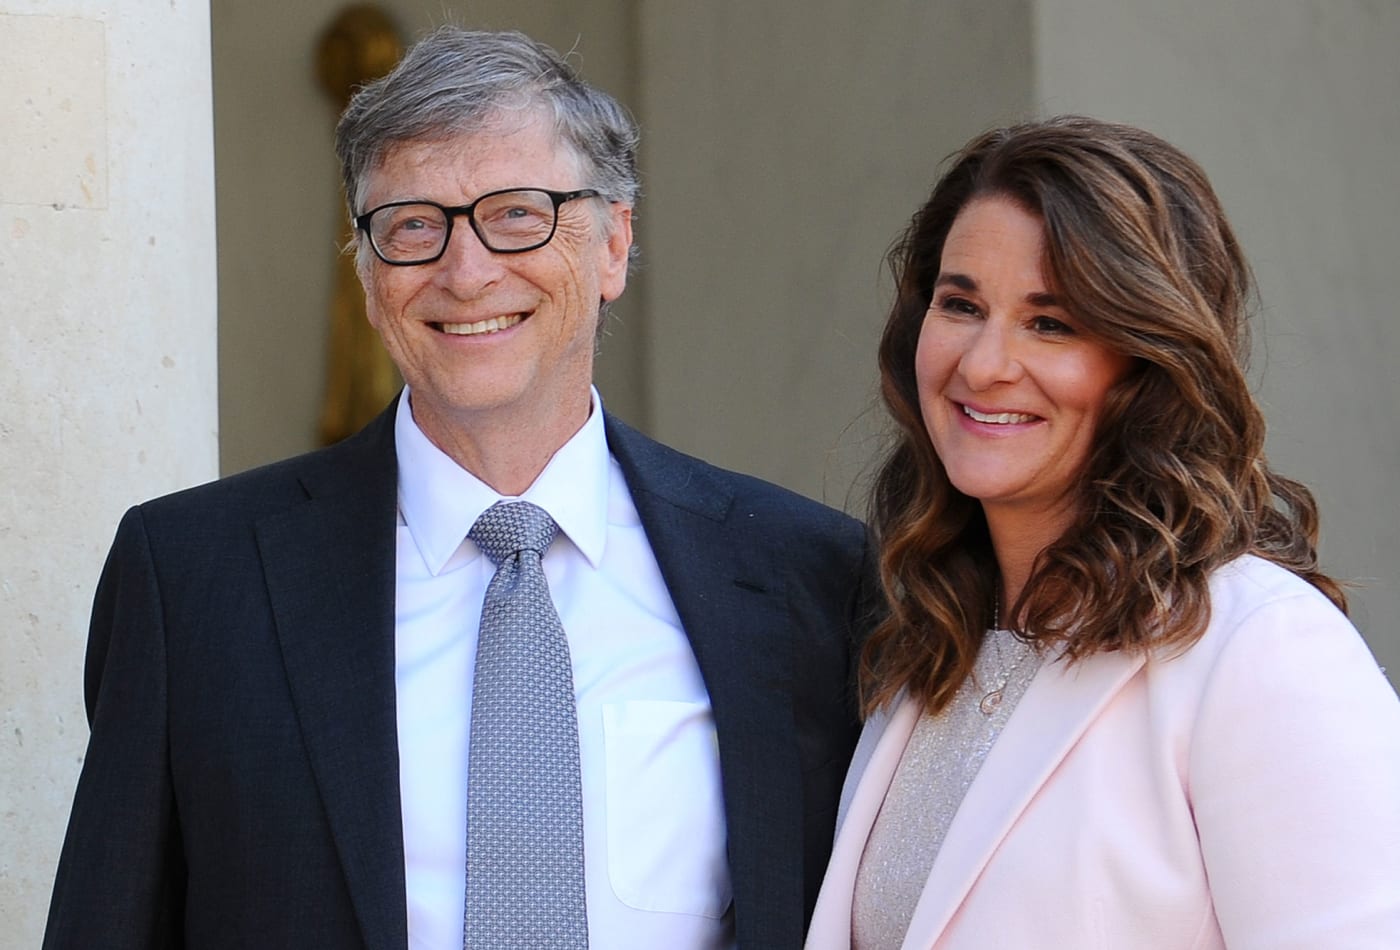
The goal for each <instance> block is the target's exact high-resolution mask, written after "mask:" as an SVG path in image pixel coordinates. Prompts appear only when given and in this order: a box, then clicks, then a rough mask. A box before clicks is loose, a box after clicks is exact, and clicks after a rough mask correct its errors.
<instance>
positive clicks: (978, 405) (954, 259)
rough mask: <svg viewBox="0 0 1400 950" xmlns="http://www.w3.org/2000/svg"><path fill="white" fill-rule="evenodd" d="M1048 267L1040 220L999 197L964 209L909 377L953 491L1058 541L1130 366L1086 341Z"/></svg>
mask: <svg viewBox="0 0 1400 950" xmlns="http://www.w3.org/2000/svg"><path fill="white" fill-rule="evenodd" d="M1044 260H1045V236H1044V227H1043V224H1042V222H1041V219H1040V218H1039V216H1037V215H1035V214H1032V213H1030V212H1028V211H1026V210H1025V209H1024V208H1022V207H1021V206H1020V205H1018V204H1016V203H1015V202H1013V201H1011V200H1010V199H1008V198H1005V197H999V196H991V197H984V198H977V199H974V200H973V201H972V202H970V203H969V204H968V205H967V206H966V207H964V208H963V210H962V211H961V212H960V213H959V214H958V216H957V218H956V219H955V220H954V221H953V227H952V229H951V230H950V231H949V232H948V238H947V240H946V242H945V243H944V246H943V257H942V260H941V262H940V266H939V273H938V278H937V280H936V282H935V284H934V288H933V301H932V303H931V304H930V305H929V309H928V313H927V314H926V315H925V316H924V322H923V327H922V328H921V330H920V333H919V344H918V349H917V351H916V353H915V362H914V369H915V374H916V377H917V379H918V385H919V405H920V408H921V410H922V412H923V418H924V425H925V427H926V428H927V429H928V435H929V439H930V440H931V441H932V443H933V448H934V450H935V451H936V452H937V453H938V457H939V458H940V459H941V460H942V462H943V465H944V467H945V468H946V469H947V472H948V477H949V479H950V480H951V481H952V483H953V486H954V487H955V488H957V489H958V491H960V492H962V493H963V494H965V495H968V496H970V497H972V498H976V499H978V500H979V501H981V502H982V506H983V510H984V511H985V512H986V514H987V519H988V523H989V525H992V526H993V528H994V530H996V529H997V527H998V526H999V525H1005V526H1007V527H1011V528H1016V527H1017V526H1018V525H1021V526H1024V527H1027V528H1031V527H1033V528H1034V530H1035V531H1036V533H1040V532H1048V533H1049V537H1050V538H1053V537H1057V536H1058V535H1059V534H1060V533H1061V532H1063V530H1064V529H1065V528H1066V527H1067V526H1068V524H1069V522H1070V520H1071V519H1072V518H1073V514H1074V501H1075V499H1074V497H1073V488H1074V485H1075V484H1076V480H1077V478H1078V476H1079V474H1080V472H1081V471H1082V470H1083V468H1084V465H1085V462H1086V460H1087V459H1088V456H1089V452H1090V449H1091V446H1092V444H1093V440H1094V435H1095V433H1096V432H1097V431H1098V422H1099V417H1100V415H1101V414H1102V411H1103V406H1104V402H1105V399H1106V397H1107V395H1108V392H1109V390H1110V389H1111V388H1112V387H1113V386H1114V384H1115V383H1117V382H1118V381H1119V380H1121V379H1122V378H1123V377H1124V375H1125V374H1126V373H1127V371H1128V367H1129V365H1130V359H1129V358H1128V357H1127V356H1124V355H1122V354H1120V353H1117V352H1114V351H1113V350H1111V349H1109V348H1108V347H1107V346H1106V345H1104V344H1103V343H1102V342H1100V341H1098V340H1095V339H1092V338H1090V337H1089V336H1088V335H1086V333H1085V332H1084V331H1083V329H1082V327H1081V326H1080V324H1079V323H1078V321H1077V320H1076V319H1075V316H1074V313H1073V309H1072V303H1071V302H1069V301H1065V300H1063V299H1061V298H1058V297H1057V296H1056V295H1055V293H1054V292H1053V291H1052V289H1051V282H1050V281H1048V280H1047V279H1046V275H1045V272H1044V268H1043V265H1044ZM1025 519H1031V520H1030V521H1026V520H1025Z"/></svg>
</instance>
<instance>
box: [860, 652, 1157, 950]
mask: <svg viewBox="0 0 1400 950" xmlns="http://www.w3.org/2000/svg"><path fill="white" fill-rule="evenodd" d="M1046 662H1047V667H1046V668H1045V669H1042V670H1041V671H1040V673H1039V674H1037V676H1036V678H1035V679H1034V680H1033V681H1032V682H1031V685H1030V687H1029V688H1028V689H1027V690H1026V693H1025V695H1024V696H1023V697H1022V698H1021V701H1020V703H1019V704H1018V705H1017V707H1016V710H1015V712H1013V713H1012V715H1011V718H1010V719H1009V720H1008V721H1007V724H1006V728H1005V729H1004V730H1003V731H1002V733H1001V736H1000V737H998V739H997V741H996V744H995V745H994V746H992V750H991V752H990V753H988V755H987V759H986V761H985V762H983V763H982V768H981V769H980V770H979V771H978V773H977V777H976V778H975V779H974V780H973V783H972V786H971V787H970V788H969V789H968V793H967V797H966V798H964V799H963V803H962V805H961V807H960V808H959V809H958V813H957V815H956V817H954V819H953V823H952V825H951V826H950V827H949V828H948V835H947V837H946V838H944V840H943V846H942V848H941V850H940V851H939V853H938V859H937V860H936V861H935V862H934V866H933V871H932V873H931V874H930V875H929V879H928V883H927V884H926V885H925V887H924V891H923V894H922V896H921V897H920V899H919V903H918V906H917V907H916V908H915V910H914V917H913V920H912V921H911V922H910V924H909V932H908V936H907V937H906V938H905V942H904V947H905V948H906V950H914V948H924V947H930V946H932V945H933V944H934V942H935V941H936V940H937V939H938V938H939V937H940V935H941V934H942V932H943V930H944V928H946V927H947V925H948V922H949V921H950V920H951V919H952V917H953V914H954V913H956V911H957V909H958V907H959V906H960V905H961V904H962V902H963V900H964V899H965V898H966V897H967V894H968V892H969V891H970V890H971V888H972V886H973V884H974V883H975V882H976V880H977V877H978V875H979V874H980V873H981V872H982V869H983V868H984V867H985V866H986V864H987V861H988V860H989V859H990V858H991V855H992V853H993V852H994V851H995V850H996V848H997V846H998V845H1000V843H1001V841H1002V839H1003V838H1004V837H1005V836H1006V834H1007V833H1008V832H1009V831H1010V829H1011V828H1012V826H1013V825H1014V824H1015V822H1016V820H1017V819H1018V818H1019V817H1020V815H1021V813H1022V812H1023V811H1024V810H1025V808H1026V806H1027V805H1028V804H1029V803H1030V801H1031V800H1032V799H1033V798H1034V797H1035V795H1036V793H1037V792H1038V791H1039V790H1040V788H1041V787H1042V786H1043V785H1044V784H1045V782H1046V781H1047V780H1048V779H1049V778H1050V776H1051V774H1052V773H1053V772H1054V771H1055V769H1056V767H1057V766H1058V765H1059V764H1060V762H1061V761H1062V760H1063V759H1064V757H1065V756H1066V755H1067V754H1069V751H1070V750H1071V749H1072V748H1073V747H1074V745H1075V743H1076V742H1078V741H1079V738H1080V737H1081V736H1082V735H1083V734H1084V732H1085V730H1086V729H1088V728H1089V726H1090V725H1091V724H1092V723H1093V721H1094V720H1095V718H1097V717H1098V715H1099V713H1100V712H1101V711H1102V710H1103V708H1104V707H1105V706H1106V705H1107V704H1108V703H1109V701H1110V700H1111V699H1112V698H1113V697H1114V696H1115V695H1117V693H1118V692H1119V690H1121V689H1122V688H1123V686H1124V685H1125V684H1126V683H1127V682H1128V681H1129V680H1130V679H1131V678H1132V677H1133V675H1134V674H1135V673H1136V672H1137V671H1138V670H1139V669H1140V668H1141V667H1142V665H1143V662H1144V658H1143V656H1142V655H1141V654H1137V655H1129V654H1124V653H1121V652H1117V653H1105V654H1099V655H1097V656H1094V657H1091V658H1089V659H1087V660H1085V661H1083V662H1081V663H1078V664H1075V665H1073V666H1070V665H1068V664H1066V663H1065V662H1064V661H1063V660H1057V661H1054V662H1051V661H1049V660H1047V661H1046ZM910 728H911V729H912V725H911V727H910ZM906 738H907V736H906ZM890 775H891V777H892V776H893V772H891V773H890ZM888 785H889V781H888V779H886V781H885V783H884V785H883V786H882V790H883V789H884V788H888ZM863 841H864V839H862V842H863Z"/></svg>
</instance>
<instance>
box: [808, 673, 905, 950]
mask: <svg viewBox="0 0 1400 950" xmlns="http://www.w3.org/2000/svg"><path fill="white" fill-rule="evenodd" d="M919 710H920V706H919V704H918V703H915V702H913V701H911V700H909V699H907V698H904V697H903V696H902V695H901V698H900V699H898V700H897V701H896V702H895V705H894V706H893V708H892V709H890V710H888V711H887V712H881V713H876V714H875V715H874V716H872V717H871V718H870V720H869V721H868V722H867V723H866V725H865V730H864V731H863V732H862V733H861V739H860V744H859V745H858V746H857V747H856V752H855V756H854V757H853V758H852V759H851V772H850V774H849V775H848V776H847V778H846V786H847V787H846V791H845V792H844V793H843V795H842V798H843V805H844V807H843V809H842V813H841V818H840V821H839V824H838V825H837V829H836V843H835V845H834V846H833V847H832V851H831V863H830V864H829V865H828V867H827V872H826V878H825V879H824V880H823V881H822V890H821V896H820V897H818V898H817V909H816V912H815V913H814V914H813V915H812V926H811V930H810V931H809V935H808V938H807V945H806V950H848V948H849V947H850V945H851V903H852V899H853V898H854V895H855V888H856V872H857V871H858V870H859V869H860V859H861V856H862V855H863V854H864V853H865V844H866V842H867V841H868V840H869V839H870V831H871V829H872V828H873V827H874V826H875V818H876V816H878V815H879V814H880V806H881V805H883V804H884V802H885V793H886V792H888V791H889V787H890V783H891V782H892V781H894V773H895V769H897V768H898V767H899V760H900V758H901V757H902V756H903V755H904V747H905V746H906V745H908V744H909V736H910V735H912V734H913V732H914V726H915V725H916V724H917V723H918V721H919Z"/></svg>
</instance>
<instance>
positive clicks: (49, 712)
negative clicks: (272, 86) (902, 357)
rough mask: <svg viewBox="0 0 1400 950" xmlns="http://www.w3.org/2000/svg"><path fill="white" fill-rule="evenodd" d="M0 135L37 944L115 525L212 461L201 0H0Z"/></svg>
mask: <svg viewBox="0 0 1400 950" xmlns="http://www.w3.org/2000/svg"><path fill="white" fill-rule="evenodd" d="M172 90H179V91H180V92H181V93H182V94H179V95H176V94H172ZM0 130H3V133H0V625H3V627H0V629H3V638H0V944H3V945H4V946H7V947H35V946H38V944H39V940H40V935H41V933H42V930H43V922H44V917H45V915H46V913H47V910H48V899H49V888H50V884H51V881H52V879H53V870H54V866H55V863H56V862H57V859H58V849H59V846H60V844H61V842H62V837H63V829H64V826H65V823H66V819H67V813H68V805H69V802H70V800H71V796H72V792H73V785H74V782H75V781H76V779H77V775H78V768H79V765H80V764H81V761H82V753H83V748H84V745H85V743H86V741H87V726H86V722H85V720H84V716H83V709H82V695H81V689H82V684H81V676H80V671H81V669H82V655H83V643H84V633H85V630H86V625H87V613H88V607H89V605H90V604H91V602H92V590H93V584H94V582H95V581H96V579H97V574H98V571H99V569H100V567H101V564H102V558H103V556H104V554H105V552H106V549H107V545H108V543H109V542H110V540H111V537H112V530H113V528H114V527H115V526H116V522H117V519H118V518H119V517H120V516H121V513H122V510H123V509H125V508H126V507H127V506H128V505H130V504H131V503H132V502H134V501H136V500H139V499H141V498H145V497H148V496H150V495H154V494H158V493H161V492H166V491H170V490H173V489H175V488H178V487H181V486H185V485H190V484H193V483H195V482H199V481H204V480H207V479H209V478H212V477H213V476H214V475H215V471H216V461H217V456H216V453H217V448H216V445H215V351H214V333H215V326H214V322H215V310H214V276H215V275H214V185H213V155H212V143H211V128H210V115H209V47H208V20H207V16H206V10H205V8H204V7H203V5H201V4H198V3H196V4H178V5H175V4H170V5H167V4H153V3H149V2H146V0H103V2H98V0H37V2H24V0H0Z"/></svg>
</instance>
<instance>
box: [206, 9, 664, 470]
mask: <svg viewBox="0 0 1400 950" xmlns="http://www.w3.org/2000/svg"><path fill="white" fill-rule="evenodd" d="M345 5H347V4H346V3H344V2H343V0H301V2H297V3H285V2H283V0H212V2H211V4H210V7H211V14H210V15H211V19H212V35H213V61H214V86H215V96H214V133H215V146H216V156H217V157H216V164H217V168H218V203H219V362H220V365H221V367H222V369H223V372H222V374H221V377H220V385H219V405H220V415H219V423H220V440H219V443H220V454H221V467H222V469H223V471H224V472H225V473H228V472H235V471H240V470H242V469H245V468H249V467H251V466H253V465H257V464H260V463H262V462H268V461H272V460H273V459H278V458H283V457H285V456H288V455H294V454H296V453H298V452H303V451H306V450H307V449H308V448H311V447H313V446H314V445H315V441H316V433H317V425H318V421H319V418H320V407H321V397H322V391H323V387H324V386H325V352H326V335H327V327H328V317H327V313H328V308H329V304H330V299H331V281H332V272H333V267H334V263H335V258H336V254H337V252H338V248H337V239H338V237H339V235H340V229H341V228H343V227H344V224H345V206H344V203H343V199H342V198H341V195H340V187H339V171H338V168H337V165H336V161H335V155H334V154H333V152H332V134H333V132H334V129H335V119H336V112H337V107H336V105H335V104H333V103H332V102H331V100H330V98H329V97H327V96H326V95H325V94H324V93H322V92H321V90H320V87H319V86H318V84H317V81H316V73H315V55H316V46H317V43H318V41H319V39H320V36H321V33H322V31H323V30H324V29H325V27H326V25H327V24H328V23H329V22H330V21H331V20H332V18H334V17H335V16H336V14H337V13H338V12H339V11H340V10H341V9H342V7H344V6H345ZM378 6H379V7H380V8H381V9H382V10H384V11H385V12H386V13H388V14H389V15H390V16H391V17H392V18H393V19H394V21H395V22H396V23H397V24H398V25H399V28H400V30H401V31H402V32H403V33H404V35H405V36H406V37H408V38H412V37H416V36H418V35H420V34H421V33H422V32H424V31H425V30H426V29H428V28H430V27H432V26H436V25H438V24H440V23H442V22H444V21H445V20H447V19H448V18H450V20H451V22H455V23H459V24H462V25H464V26H471V27H481V28H489V29H508V28H509V29H521V30H524V31H526V32H528V33H529V34H530V35H532V36H535V37H536V38H538V39H541V40H544V41H545V42H547V43H550V44H552V45H553V46H555V47H556V48H557V49H559V50H560V51H565V50H571V49H572V50H575V52H574V54H573V57H572V58H573V61H574V62H575V63H576V64H577V65H578V66H579V68H580V69H582V71H583V72H584V74H585V75H586V76H587V77H588V78H589V80H590V81H592V82H594V83H595V84H597V85H599V86H601V87H602V88H604V89H607V90H608V91H610V92H612V93H613V94H614V95H616V96H618V97H619V98H620V99H622V100H623V101H624V102H631V101H633V100H634V98H635V97H634V96H633V95H632V85H633V58H632V50H633V43H632V35H631V27H630V22H631V21H630V19H629V17H628V15H627V11H628V6H629V5H628V3H627V0H586V2H576V3H568V4H561V3H552V2H548V0H536V2H509V0H490V2H473V3H470V4H464V3H459V4H443V3H441V2H440V0H387V2H382V3H379V4H378ZM445 10H446V11H448V12H446V13H445V12H444V11H445ZM634 283H635V281H634ZM636 289H637V288H636V287H635V286H634V287H633V288H632V290H633V291H635V290H636ZM635 300H636V297H635V296H634V295H632V294H631V292H629V295H628V296H626V297H624V298H623V300H622V301H621V302H619V303H618V304H617V305H616V306H615V307H614V308H613V315H614V317H615V318H616V319H617V320H618V321H620V325H618V326H617V328H616V331H617V332H615V333H614V334H613V335H612V336H610V337H609V339H608V340H607V341H606V343H605V346H604V350H603V356H602V359H601V361H600V369H599V375H600V380H602V381H603V382H604V383H606V389H607V393H606V394H605V398H606V399H607V400H608V405H609V407H610V408H617V409H620V410H623V411H625V412H627V413H628V414H629V415H636V414H638V413H639V407H640V405H641V402H642V400H641V395H640V392H639V389H638V387H639V386H640V380H641V371H640V367H641V362H642V361H641V358H640V356H639V355H638V354H637V353H636V352H635V348H636V346H637V345H638V341H639V339H640V337H639V336H637V335H636V334H632V333H630V332H628V331H630V329H631V324H632V323H633V322H634V319H635V304H634V301H635Z"/></svg>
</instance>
